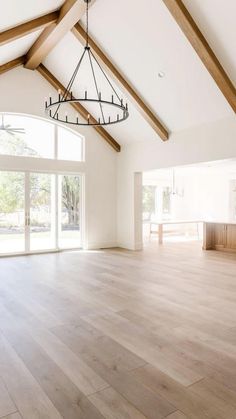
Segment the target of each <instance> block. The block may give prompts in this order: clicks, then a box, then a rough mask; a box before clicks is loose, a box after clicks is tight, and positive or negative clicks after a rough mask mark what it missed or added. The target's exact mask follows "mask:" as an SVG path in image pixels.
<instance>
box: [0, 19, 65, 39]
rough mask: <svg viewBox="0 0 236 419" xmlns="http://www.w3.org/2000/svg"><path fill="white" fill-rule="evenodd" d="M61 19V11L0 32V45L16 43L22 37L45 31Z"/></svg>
mask: <svg viewBox="0 0 236 419" xmlns="http://www.w3.org/2000/svg"><path fill="white" fill-rule="evenodd" d="M58 17H59V11H56V12H52V13H48V14H47V15H44V16H41V17H38V18H36V19H33V20H30V21H29V22H25V23H22V24H21V25H18V26H15V27H14V28H11V29H7V30H6V31H3V32H0V45H5V44H7V43H8V42H12V41H15V40H16V39H18V38H21V37H22V36H25V35H28V34H30V33H32V32H35V31H37V30H39V29H44V28H46V27H47V26H48V25H50V24H52V23H55V22H56V21H57V19H58Z"/></svg>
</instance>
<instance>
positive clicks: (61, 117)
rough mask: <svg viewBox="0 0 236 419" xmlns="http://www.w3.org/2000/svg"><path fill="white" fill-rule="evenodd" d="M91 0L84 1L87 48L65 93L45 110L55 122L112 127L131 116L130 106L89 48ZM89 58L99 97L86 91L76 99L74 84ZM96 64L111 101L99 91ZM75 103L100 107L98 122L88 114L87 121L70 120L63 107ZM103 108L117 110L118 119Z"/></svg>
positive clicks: (51, 101) (46, 105)
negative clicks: (109, 93) (73, 89)
mask: <svg viewBox="0 0 236 419" xmlns="http://www.w3.org/2000/svg"><path fill="white" fill-rule="evenodd" d="M90 1H91V0H84V2H85V3H86V46H85V47H84V51H83V54H82V56H81V58H80V60H79V62H78V64H77V66H76V68H75V70H74V73H73V74H72V77H71V79H70V81H69V83H68V85H67V87H66V89H65V91H64V92H61V91H58V98H57V100H55V101H53V100H52V98H51V97H49V102H48V101H47V100H46V103H45V110H46V113H47V114H48V116H49V117H50V118H52V119H54V120H55V121H58V122H63V123H66V124H71V125H77V126H104V125H112V124H117V123H118V122H122V121H125V120H126V119H127V118H128V116H129V111H128V105H127V103H124V101H123V99H121V98H120V96H119V95H118V93H117V91H116V90H115V88H114V86H113V84H112V83H111V81H110V80H109V78H108V77H107V75H106V73H105V72H104V70H103V69H102V67H101V66H100V64H99V62H98V60H97V59H96V57H95V55H94V54H93V52H92V50H91V48H90V46H89V34H88V33H89V31H88V8H89V3H90ZM86 56H87V57H88V62H89V65H90V70H91V76H92V82H93V84H94V87H95V90H96V94H97V95H96V96H97V97H89V94H88V92H87V90H85V92H84V95H83V97H79V98H76V97H74V95H73V92H72V87H73V85H74V82H75V80H76V78H77V76H78V73H79V70H80V68H81V64H82V62H83V60H84V59H85V57H86ZM94 63H96V65H97V67H98V68H99V70H100V72H101V74H102V77H103V78H104V79H105V81H106V83H107V84H108V85H109V86H110V88H111V90H112V95H111V100H107V99H104V98H103V97H102V93H101V92H100V91H99V89H98V83H97V77H96V74H95V68H94ZM73 103H79V104H81V105H82V104H83V103H85V104H86V103H88V104H95V105H97V106H98V109H99V113H100V117H99V118H98V119H97V120H96V119H95V118H94V117H92V116H91V115H90V113H89V112H88V115H87V121H86V122H80V121H79V118H78V117H75V119H74V120H72V119H69V118H68V115H67V114H65V112H63V107H64V106H65V105H67V104H73ZM103 107H110V108H112V109H113V111H114V109H116V110H117V112H118V113H117V114H116V117H111V116H110V115H108V116H106V115H105V113H104V109H103Z"/></svg>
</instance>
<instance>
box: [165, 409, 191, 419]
mask: <svg viewBox="0 0 236 419" xmlns="http://www.w3.org/2000/svg"><path fill="white" fill-rule="evenodd" d="M166 419H187V416H185V415H184V414H183V413H182V412H180V411H176V412H174V413H171V414H170V415H169V416H167V417H166Z"/></svg>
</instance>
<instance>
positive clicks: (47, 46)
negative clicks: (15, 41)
mask: <svg viewBox="0 0 236 419" xmlns="http://www.w3.org/2000/svg"><path fill="white" fill-rule="evenodd" d="M94 1H95V0H93V1H92V2H91V3H90V6H91V4H92V3H93V2H94ZM85 11H86V3H85V2H84V0H66V1H65V3H64V4H63V6H62V7H61V10H60V13H59V17H58V20H57V22H56V23H52V24H51V25H50V26H48V27H47V28H46V29H44V31H43V32H42V33H41V35H40V36H39V38H38V39H37V40H36V42H35V43H34V44H33V45H32V47H31V48H30V50H29V51H28V53H27V57H26V63H25V67H26V68H28V69H30V70H35V69H36V68H37V67H38V66H39V64H40V63H42V61H43V60H44V58H46V56H47V55H48V54H49V52H50V51H51V50H52V49H53V48H54V47H55V45H56V44H57V43H58V42H59V41H60V40H61V39H62V38H63V37H64V36H65V35H66V33H67V32H68V31H70V30H71V28H72V27H73V26H74V25H75V23H76V22H78V20H80V19H81V17H82V16H83V15H84V13H85Z"/></svg>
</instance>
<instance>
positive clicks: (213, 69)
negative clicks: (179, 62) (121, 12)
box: [163, 0, 236, 112]
mask: <svg viewBox="0 0 236 419" xmlns="http://www.w3.org/2000/svg"><path fill="white" fill-rule="evenodd" d="M163 2H164V3H165V5H166V6H167V8H168V9H169V11H170V13H171V14H172V16H173V17H174V19H175V21H176V22H177V24H178V25H179V26H180V28H181V29H182V31H183V33H184V34H185V36H186V37H187V38H188V40H189V42H190V43H191V45H192V46H193V48H194V49H195V51H196V52H197V54H198V56H199V57H200V59H201V60H202V62H203V64H204V65H205V66H206V68H207V70H208V71H209V73H210V74H211V76H212V77H213V79H214V80H215V82H216V84H217V86H218V87H219V89H220V90H221V92H222V93H223V95H224V96H225V98H226V99H227V101H228V103H229V104H230V106H231V107H232V109H233V110H234V112H236V89H235V87H234V85H233V83H232V82H231V80H230V78H229V77H228V75H227V73H226V72H225V70H224V68H223V67H222V65H221V64H220V62H219V60H218V59H217V57H216V55H215V54H214V52H213V51H212V49H211V47H210V45H209V44H208V42H207V40H206V39H205V38H204V36H203V34H202V33H201V31H200V29H199V28H198V26H197V24H196V23H195V21H194V20H193V18H192V16H191V15H190V13H189V12H188V10H187V9H186V7H185V6H184V4H183V2H182V0H163Z"/></svg>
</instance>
